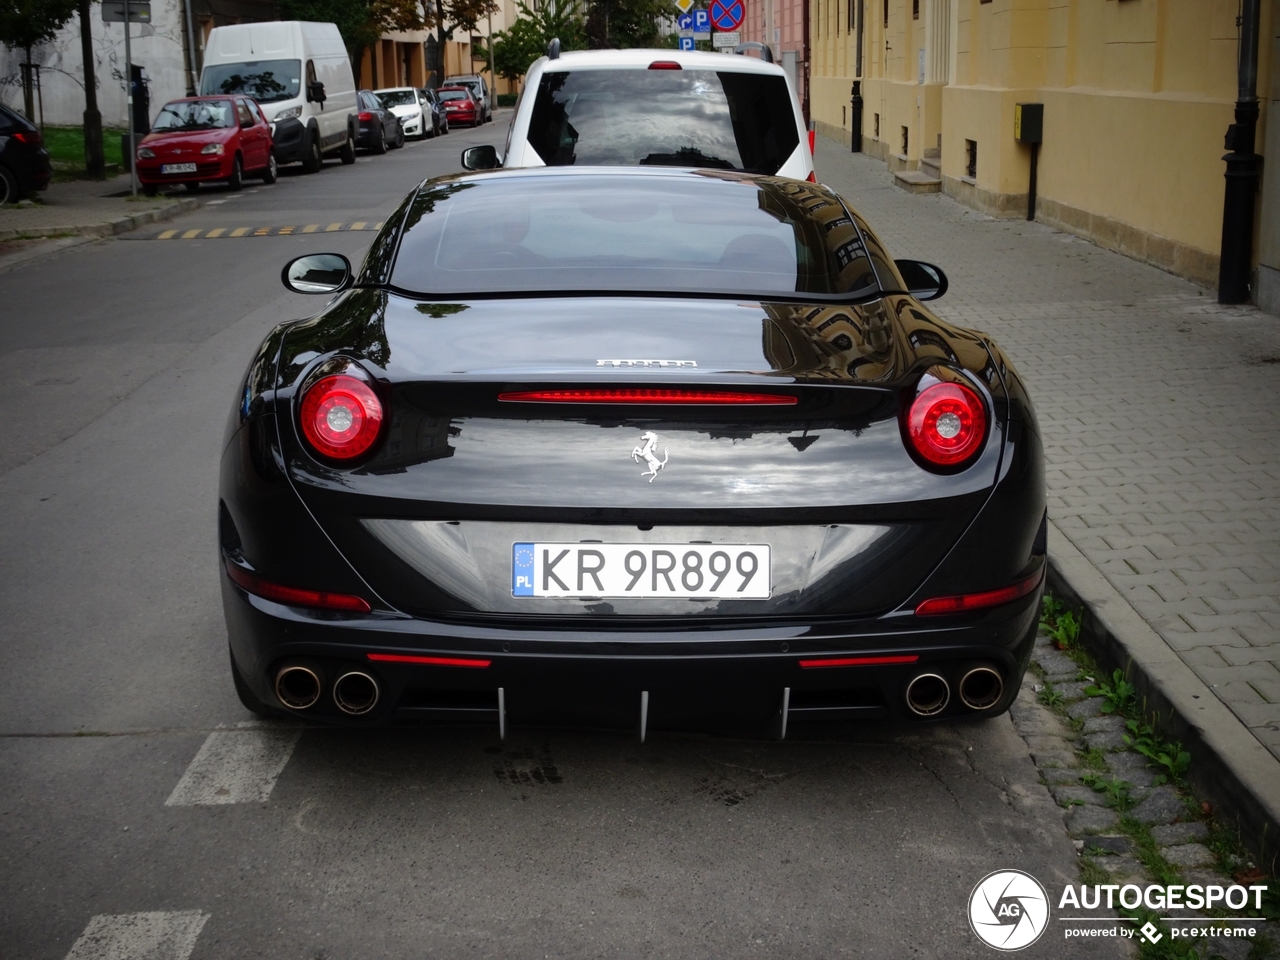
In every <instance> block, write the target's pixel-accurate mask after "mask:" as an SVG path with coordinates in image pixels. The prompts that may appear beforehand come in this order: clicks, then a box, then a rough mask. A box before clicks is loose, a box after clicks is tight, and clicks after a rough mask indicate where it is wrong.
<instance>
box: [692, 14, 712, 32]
mask: <svg viewBox="0 0 1280 960" xmlns="http://www.w3.org/2000/svg"><path fill="white" fill-rule="evenodd" d="M693 32H694V33H710V32H711V15H710V14H708V13H707V11H705V10H695V11H693Z"/></svg>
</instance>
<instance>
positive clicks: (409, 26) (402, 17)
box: [0, 0, 426, 86]
mask: <svg viewBox="0 0 1280 960" xmlns="http://www.w3.org/2000/svg"><path fill="white" fill-rule="evenodd" d="M0 2H7V0H0ZM280 9H281V11H282V12H283V14H284V15H285V17H287V18H289V19H292V20H314V21H317V22H319V23H332V24H334V25H336V26H337V28H338V33H340V34H341V35H342V42H343V44H344V45H345V46H346V48H347V54H348V55H349V56H350V58H351V70H352V72H353V73H354V74H355V80H356V85H357V86H358V85H359V83H360V64H361V62H362V61H363V60H364V52H365V50H367V49H368V48H369V47H371V46H373V45H374V44H375V43H377V42H378V38H379V37H380V36H382V34H383V33H384V32H387V31H396V30H421V29H422V28H423V27H424V26H425V25H426V21H425V20H424V19H423V16H422V8H421V6H419V4H418V2H417V0H280Z"/></svg>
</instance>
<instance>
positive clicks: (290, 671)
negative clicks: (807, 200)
mask: <svg viewBox="0 0 1280 960" xmlns="http://www.w3.org/2000/svg"><path fill="white" fill-rule="evenodd" d="M275 689H276V698H277V699H278V700H279V701H280V702H281V703H283V704H284V705H285V706H286V707H288V708H289V709H290V710H306V709H307V708H308V707H314V706H315V705H316V702H317V701H318V700H319V699H320V689H321V683H320V674H319V673H317V672H316V671H315V670H312V669H311V668H310V667H307V666H303V665H302V664H300V663H291V664H287V665H286V666H283V667H281V668H280V669H279V670H278V671H276V684H275Z"/></svg>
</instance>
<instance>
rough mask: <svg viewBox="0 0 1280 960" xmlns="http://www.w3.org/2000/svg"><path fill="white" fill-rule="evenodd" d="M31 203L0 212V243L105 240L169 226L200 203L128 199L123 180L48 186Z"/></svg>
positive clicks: (2, 209) (127, 180) (167, 199)
mask: <svg viewBox="0 0 1280 960" xmlns="http://www.w3.org/2000/svg"><path fill="white" fill-rule="evenodd" d="M37 197H38V200H37V201H36V202H34V203H32V202H29V201H24V202H23V203H20V204H16V205H13V204H6V205H5V206H3V207H0V240H15V239H23V238H34V237H54V236H64V235H74V236H89V237H109V236H112V235H113V234H117V233H123V232H124V231H126V230H132V229H134V228H135V227H139V226H142V225H143V224H146V223H155V222H157V221H160V220H168V219H169V218H171V217H174V216H177V215H178V214H180V213H182V212H184V211H186V210H194V209H195V208H196V207H198V206H199V205H200V201H198V200H195V199H191V198H183V199H170V198H169V197H166V196H163V195H161V196H157V197H144V196H143V195H142V191H141V189H139V191H138V196H137V198H136V199H135V198H133V197H130V196H129V177H128V175H125V176H119V177H115V178H113V179H110V180H104V181H101V182H93V181H90V180H75V181H72V182H69V183H51V184H49V188H48V189H47V190H43V191H41V192H40V193H39V194H37Z"/></svg>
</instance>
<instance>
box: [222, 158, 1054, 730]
mask: <svg viewBox="0 0 1280 960" xmlns="http://www.w3.org/2000/svg"><path fill="white" fill-rule="evenodd" d="M283 279H284V281H285V284H286V286H288V287H289V288H290V289H293V290H295V291H298V292H306V293H317V294H327V295H329V296H330V297H331V299H330V301H329V302H328V303H327V304H326V306H325V307H324V308H323V309H322V311H321V312H320V313H319V314H318V315H317V316H315V317H313V318H311V319H309V320H302V321H294V322H289V323H284V324H281V325H280V326H278V327H277V328H276V329H275V330H273V331H272V332H271V333H270V334H269V335H268V336H267V338H266V340H265V341H264V342H263V344H262V346H261V347H260V348H259V350H258V352H257V354H256V356H255V358H254V359H253V361H252V363H251V364H250V366H249V370H248V373H247V375H246V378H245V380H244V382H243V384H242V386H241V389H240V391H239V393H238V396H237V400H236V403H235V406H234V408H233V410H232V414H231V418H230V421H229V424H228V434H227V436H226V440H225V443H224V446H223V449H224V451H225V452H224V454H223V458H222V473H221V484H220V497H221V500H220V506H219V510H220V518H221V519H220V537H221V541H220V542H221V554H222V560H223V563H222V571H221V579H222V595H223V609H224V611H225V614H226V621H227V627H228V632H229V636H230V642H231V658H232V664H233V674H232V675H233V677H234V679H235V683H236V686H237V689H238V691H239V693H240V696H241V698H242V700H243V702H244V703H245V704H246V706H248V707H249V709H251V710H254V711H257V712H260V713H271V712H273V711H274V712H277V713H279V712H289V713H292V714H294V715H296V716H299V717H314V718H317V719H325V720H329V721H335V722H336V721H345V722H389V721H393V720H408V721H419V720H424V719H432V718H453V719H460V718H466V717H471V718H475V717H480V718H483V719H485V720H486V722H492V723H493V724H494V726H495V727H497V728H498V729H499V731H502V730H504V729H505V724H506V722H507V720H508V719H510V721H512V722H534V721H537V722H542V721H548V720H550V721H556V722H558V721H560V720H565V719H568V720H573V719H586V718H589V719H591V720H592V721H594V722H604V723H610V724H615V725H618V726H621V727H627V726H631V727H632V728H633V729H634V728H635V727H636V726H638V727H639V730H640V732H641V735H642V736H643V732H644V729H645V727H646V725H647V724H653V725H661V726H669V727H688V726H704V725H710V726H712V727H720V728H723V727H726V726H730V727H732V728H735V729H748V730H749V729H755V730H757V731H760V732H761V733H764V732H766V731H768V730H770V729H772V731H773V735H775V736H778V735H783V736H785V733H786V730H787V726H788V723H792V724H794V723H796V722H797V721H800V720H817V719H833V718H834V719H847V718H850V717H877V716H892V717H899V718H902V719H907V720H929V719H953V718H964V717H990V716H993V715H995V714H998V713H1000V712H1001V711H1003V710H1005V709H1006V708H1008V706H1009V704H1010V703H1011V702H1012V701H1013V699H1014V697H1015V695H1016V694H1017V692H1018V689H1019V686H1020V682H1021V679H1022V675H1023V672H1024V671H1025V669H1026V666H1027V661H1028V658H1029V657H1030V654H1031V649H1032V644H1033V642H1034V639H1035V634H1036V628H1037V622H1038V619H1039V611H1040V594H1041V589H1042V584H1043V578H1044V573H1045V533H1046V522H1045V486H1044V465H1043V456H1042V450H1041V440H1040V433H1039V429H1038V427H1037V426H1036V420H1035V415H1034V413H1033V411H1032V407H1031V403H1030V400H1029V399H1028V392H1027V389H1026V386H1025V385H1024V383H1023V381H1022V379H1021V378H1020V376H1019V375H1018V373H1017V372H1016V371H1015V369H1014V367H1013V366H1012V364H1011V363H1010V361H1009V359H1008V358H1007V357H1006V356H1005V354H1004V353H1003V352H1002V351H1001V350H1000V349H999V347H997V346H996V345H995V344H993V343H992V342H991V341H990V339H989V338H987V337H986V336H984V335H982V334H978V333H975V332H973V331H970V330H966V329H964V328H962V327H958V326H955V325H954V324H951V323H947V322H945V321H943V320H941V319H939V318H938V317H937V316H936V315H934V314H933V313H931V312H930V310H929V308H928V306H927V305H926V304H925V303H923V302H922V301H924V300H929V299H934V298H936V297H938V296H941V295H942V294H943V293H944V292H945V290H946V278H945V276H944V275H943V273H942V271H941V270H939V269H938V268H937V267H933V266H930V265H928V264H924V263H920V262H918V261H911V260H899V261H894V260H892V259H891V258H890V257H889V256H888V254H887V253H886V252H885V249H884V247H883V245H882V244H881V243H880V241H879V240H878V239H877V238H876V236H875V234H874V233H873V232H872V231H871V229H870V228H869V227H868V226H867V225H866V223H865V222H863V220H862V219H861V218H860V217H859V216H858V214H857V213H856V212H855V211H854V210H852V209H851V208H850V207H849V206H848V205H847V204H845V203H844V201H843V200H841V198H840V197H838V196H837V195H835V194H834V193H832V192H831V191H829V190H828V189H826V188H825V187H821V186H818V185H816V184H810V183H807V182H805V181H800V180H792V179H787V178H780V177H765V176H758V175H751V174H744V173H740V172H736V171H720V170H680V169H674V168H644V167H633V168H622V167H617V168H608V169H605V168H594V169H590V170H585V169H581V170H572V169H565V168H556V167H546V168H541V169H536V170H512V171H504V172H499V173H492V174H481V175H457V176H452V177H442V178H439V179H435V180H428V181H426V182H424V183H423V184H421V185H420V186H419V187H418V188H417V189H416V190H415V191H414V192H413V193H412V194H410V196H409V197H408V198H407V200H406V201H405V202H404V203H403V204H402V205H401V207H400V208H399V210H398V211H397V212H396V213H394V214H392V215H391V216H389V217H388V218H387V221H386V223H385V225H384V226H383V227H382V229H381V231H380V232H379V234H378V235H377V236H376V237H375V239H374V241H373V244H372V246H371V248H370V251H369V253H368V255H367V256H366V258H365V261H364V264H363V266H361V267H360V268H359V269H358V270H356V271H352V269H351V267H350V265H349V264H348V262H347V261H346V259H345V258H343V257H341V256H339V255H336V254H318V255H313V256H304V257H301V258H299V259H297V260H294V261H292V262H291V263H290V264H288V265H287V266H286V268H285V271H284V276H283ZM335 292H337V293H338V296H336V297H334V296H332V295H333V294H334V293H335Z"/></svg>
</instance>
